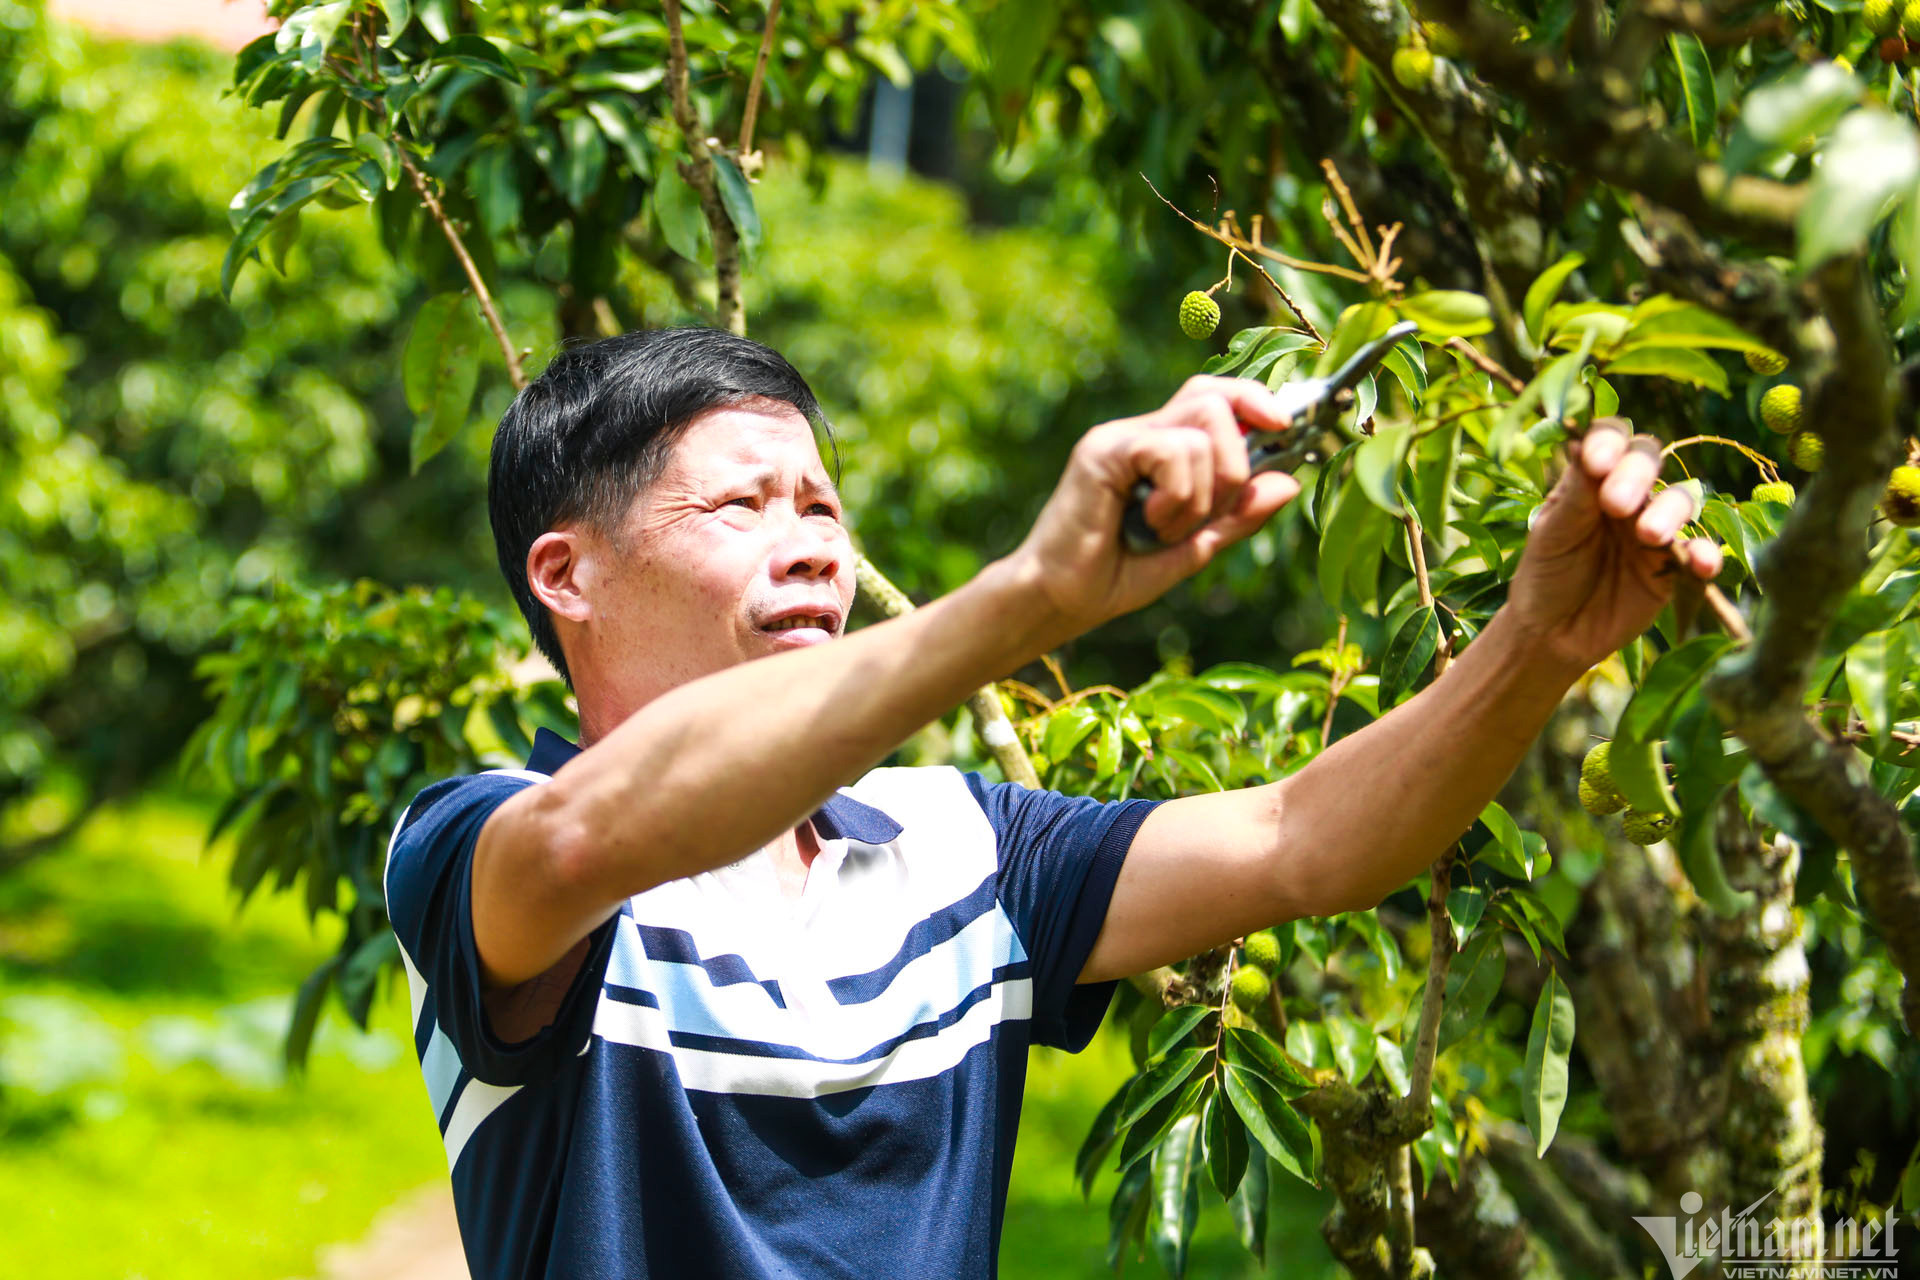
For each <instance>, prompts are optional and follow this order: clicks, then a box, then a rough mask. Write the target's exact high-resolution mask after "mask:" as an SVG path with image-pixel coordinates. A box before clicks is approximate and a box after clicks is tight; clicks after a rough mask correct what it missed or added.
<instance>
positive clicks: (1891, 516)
mask: <svg viewBox="0 0 1920 1280" xmlns="http://www.w3.org/2000/svg"><path fill="white" fill-rule="evenodd" d="M1910 4H1911V6H1912V8H1913V11H1914V13H1915V16H1916V18H1917V19H1920V0H1910ZM1746 360H1747V367H1748V368H1749V369H1752V370H1753V371H1754V372H1755V373H1758V374H1761V375H1764V376H1766V377H1773V376H1774V375H1776V374H1780V373H1784V372H1785V371H1786V368H1787V358H1786V357H1785V356H1783V355H1781V354H1780V353H1779V352H1777V351H1749V352H1747V353H1746ZM1805 420H1806V398H1805V396H1804V394H1803V393H1802V392H1801V390H1800V388H1799V387H1797V386H1795V385H1794V384H1793V383H1791V382H1781V383H1777V384H1775V385H1774V386H1771V387H1768V388H1767V390H1766V392H1765V393H1764V394H1763V395H1762V396H1761V397H1760V421H1761V422H1762V423H1764V424H1765V425H1766V428H1767V430H1769V431H1772V432H1774V433H1776V434H1778V435H1783V436H1785V437H1787V460H1788V461H1789V462H1791V463H1793V465H1794V466H1796V467H1798V468H1800V470H1802V471H1818V470H1819V469H1820V468H1821V467H1822V466H1824V465H1825V464H1826V461H1827V442H1826V440H1825V439H1823V438H1822V437H1821V435H1820V433H1819V432H1817V431H1814V430H1813V429H1811V428H1810V427H1808V426H1807V425H1806V421H1805ZM1753 499H1754V501H1756V502H1784V503H1786V504H1788V505H1789V506H1790V505H1792V503H1793V499H1794V492H1793V486H1792V485H1790V484H1788V483H1787V482H1786V481H1784V480H1772V481H1769V482H1767V483H1766V484H1760V485H1755V486H1754V489H1753ZM1880 513H1881V514H1882V515H1884V516H1885V517H1886V518H1887V519H1888V521H1890V522H1891V523H1893V524H1897V525H1902V526H1907V527H1912V526H1916V525H1920V467H1916V466H1911V465H1909V466H1899V467H1895V468H1894V469H1893V473H1892V474H1891V475H1889V476H1888V477H1887V487H1886V490H1885V491H1884V492H1883V493H1882V494H1881V495H1880Z"/></svg>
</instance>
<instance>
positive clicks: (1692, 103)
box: [1667, 31, 1720, 151]
mask: <svg viewBox="0 0 1920 1280" xmlns="http://www.w3.org/2000/svg"><path fill="white" fill-rule="evenodd" d="M1667 43H1668V44H1669V45H1671V46H1672V48H1673V61H1674V65H1675V66H1677V67H1678V68H1679V69H1680V93H1681V96H1683V97H1684V98H1685V99H1686V102H1687V124H1688V126H1689V127H1690V128H1691V130H1692V132H1693V145H1694V149H1695V150H1700V151H1704V150H1705V149H1706V146H1707V144H1708V143H1710V142H1712V141H1713V134H1714V128H1715V125H1716V123H1717V121H1718V120H1719V116H1720V96H1719V93H1718V91H1717V90H1716V89H1715V88H1714V83H1713V63H1712V62H1711V61H1709V60H1708V58H1707V46H1705V45H1704V44H1701V43H1700V37H1699V36H1696V35H1694V34H1693V33H1692V32H1691V31H1683V32H1677V33H1675V34H1674V35H1671V36H1668V37H1667Z"/></svg>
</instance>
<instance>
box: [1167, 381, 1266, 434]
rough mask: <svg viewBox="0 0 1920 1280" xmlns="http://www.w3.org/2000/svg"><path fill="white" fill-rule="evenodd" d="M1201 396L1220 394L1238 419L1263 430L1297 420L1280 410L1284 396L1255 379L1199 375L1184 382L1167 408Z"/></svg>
mask: <svg viewBox="0 0 1920 1280" xmlns="http://www.w3.org/2000/svg"><path fill="white" fill-rule="evenodd" d="M1197 395H1217V396H1220V397H1221V398H1222V399H1224V400H1225V401H1226V402H1227V405H1228V407H1229V408H1231V409H1232V410H1233V413H1234V415H1235V416H1236V417H1237V418H1239V419H1240V420H1241V421H1242V422H1245V423H1246V424H1247V425H1248V426H1250V427H1257V428H1259V429H1260V430H1262V431H1281V430H1284V429H1286V428H1287V427H1289V426H1291V425H1292V421H1293V420H1292V419H1291V418H1289V417H1287V415H1286V414H1284V413H1282V412H1281V411H1280V397H1278V396H1276V395H1275V394H1274V393H1273V392H1271V391H1269V390H1268V389H1267V388H1266V386H1265V385H1264V384H1262V383H1260V382H1258V381H1256V380H1254V379H1252V378H1223V377H1221V376H1219V375H1218V374H1204V373H1203V374H1196V375H1194V376H1193V377H1191V378H1188V379H1187V380H1186V382H1184V383H1182V384H1181V387H1180V390H1179V391H1178V392H1176V393H1175V394H1174V397H1173V399H1172V400H1169V401H1168V402H1167V408H1169V409H1173V408H1174V407H1175V406H1177V405H1179V404H1180V402H1181V401H1183V400H1187V399H1190V398H1191V397H1194V396H1197Z"/></svg>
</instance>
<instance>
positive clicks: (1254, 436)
mask: <svg viewBox="0 0 1920 1280" xmlns="http://www.w3.org/2000/svg"><path fill="white" fill-rule="evenodd" d="M1419 327H1420V326H1419V325H1417V324H1415V323H1414V322H1413V321H1411V320H1402V321H1401V322H1400V323H1399V324H1396V325H1394V326H1393V327H1392V328H1391V329H1388V330H1387V331H1386V332H1385V333H1383V334H1381V335H1380V336H1379V337H1377V338H1375V339H1374V340H1373V341H1371V342H1369V343H1367V345H1366V346H1364V347H1361V348H1360V349H1359V350H1358V351H1356V352H1354V353H1353V355H1351V356H1350V357H1348V358H1347V362H1346V363H1345V364H1343V365H1341V366H1340V367H1339V368H1338V369H1335V370H1334V371H1333V372H1332V373H1330V374H1328V375H1327V376H1326V377H1324V378H1299V379H1296V380H1294V381H1292V382H1286V383H1282V384H1281V385H1280V386H1279V387H1277V388H1275V390H1274V395H1275V398H1276V399H1278V400H1279V402H1280V412H1281V413H1283V414H1285V415H1286V417H1287V420H1288V425H1287V426H1286V427H1285V428H1283V429H1281V430H1279V431H1265V430H1258V429H1247V428H1246V427H1245V426H1244V424H1243V427H1242V430H1243V431H1244V432H1245V434H1246V440H1247V465H1248V469H1249V470H1250V471H1251V472H1252V473H1253V474H1255V475H1258V474H1259V473H1260V472H1262V471H1292V470H1294V469H1296V468H1298V467H1303V466H1305V465H1307V464H1308V463H1310V462H1324V461H1325V460H1326V459H1328V458H1330V457H1332V456H1333V455H1334V454H1336V453H1338V452H1339V451H1340V449H1341V447H1342V446H1343V445H1345V444H1346V436H1345V435H1344V434H1343V433H1342V431H1341V429H1340V426H1339V423H1340V418H1341V415H1342V414H1344V413H1345V412H1346V410H1347V408H1348V407H1349V406H1350V405H1352V403H1353V392H1354V388H1355V387H1357V386H1359V385H1360V380H1361V379H1362V378H1364V377H1366V376H1367V375H1368V374H1370V373H1372V372H1373V371H1374V370H1375V369H1377V368H1379V367H1380V362H1381V361H1382V360H1384V359H1386V357H1387V352H1389V351H1391V350H1393V348H1394V347H1395V346H1396V345H1397V344H1398V343H1399V342H1400V341H1401V340H1402V339H1404V338H1407V337H1410V336H1411V335H1412V334H1413V333H1414V332H1415V331H1416V330H1418V329H1419ZM1152 495H1153V481H1151V480H1144V479H1143V480H1140V481H1137V482H1135V484H1134V486H1133V497H1132V498H1131V499H1130V500H1129V501H1128V502H1127V510H1126V514H1125V515H1124V516H1123V517H1122V518H1121V521H1120V533H1121V539H1122V541H1124V542H1125V543H1126V547H1127V550H1129V551H1133V552H1137V553H1139V554H1142V555H1144V554H1146V553H1148V552H1153V551H1159V550H1161V549H1163V548H1164V547H1165V546H1166V544H1165V543H1164V542H1162V541H1160V535H1159V533H1157V532H1156V531H1155V530H1154V528H1153V526H1152V525H1150V524H1148V523H1147V499H1148V498H1149V497H1151V496H1152Z"/></svg>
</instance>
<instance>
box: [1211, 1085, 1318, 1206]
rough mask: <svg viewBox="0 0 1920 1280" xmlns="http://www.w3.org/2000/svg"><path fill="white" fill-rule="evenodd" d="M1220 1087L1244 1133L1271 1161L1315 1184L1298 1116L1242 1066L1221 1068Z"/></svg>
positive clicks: (1307, 1136)
mask: <svg viewBox="0 0 1920 1280" xmlns="http://www.w3.org/2000/svg"><path fill="white" fill-rule="evenodd" d="M1220 1086H1221V1088H1222V1089H1223V1090H1225V1092H1226V1095H1227V1100H1228V1101H1229V1102H1231V1103H1232V1104H1233V1109H1234V1110H1235V1111H1236V1112H1238V1113H1239V1115H1240V1119H1241V1121H1242V1122H1243V1123H1244V1124H1245V1125H1246V1126H1247V1132H1248V1133H1250V1134H1252V1135H1253V1140H1254V1141H1255V1142H1258V1143H1259V1144H1260V1145H1261V1146H1262V1147H1263V1148H1265V1149H1266V1152H1267V1154H1268V1155H1270V1156H1272V1157H1273V1159H1274V1162H1275V1163H1277V1164H1278V1165H1279V1166H1280V1167H1281V1168H1283V1169H1285V1170H1286V1171H1287V1172H1288V1173H1291V1174H1293V1176H1294V1177H1296V1178H1299V1179H1300V1180H1301V1181H1303V1182H1313V1183H1314V1185H1316V1186H1317V1185H1319V1184H1318V1183H1317V1182H1316V1181H1315V1179H1314V1177H1313V1133H1312V1131H1311V1130H1309V1129H1308V1128H1307V1122H1306V1121H1305V1120H1303V1119H1301V1118H1300V1113H1299V1112H1297V1111H1295V1110H1294V1109H1293V1108H1292V1107H1291V1106H1289V1105H1288V1103H1287V1100H1286V1099H1285V1098H1282V1097H1281V1096H1280V1095H1279V1093H1277V1092H1276V1091H1275V1090H1274V1089H1273V1088H1272V1087H1271V1086H1269V1085H1268V1084H1267V1083H1266V1081H1265V1080H1263V1079H1261V1077H1260V1076H1259V1075H1257V1074H1255V1073H1254V1072H1251V1071H1249V1070H1247V1069H1246V1068H1245V1067H1240V1066H1235V1065H1234V1064H1233V1063H1228V1064H1226V1065H1225V1066H1224V1067H1222V1068H1221V1071H1220Z"/></svg>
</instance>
